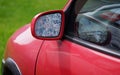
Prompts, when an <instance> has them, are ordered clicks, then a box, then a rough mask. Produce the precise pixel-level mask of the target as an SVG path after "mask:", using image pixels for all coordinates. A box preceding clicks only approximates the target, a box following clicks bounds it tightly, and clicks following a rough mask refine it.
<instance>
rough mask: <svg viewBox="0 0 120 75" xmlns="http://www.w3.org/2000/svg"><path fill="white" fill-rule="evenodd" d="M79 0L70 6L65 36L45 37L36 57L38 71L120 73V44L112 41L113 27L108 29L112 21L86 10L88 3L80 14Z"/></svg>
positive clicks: (44, 74) (51, 74)
mask: <svg viewBox="0 0 120 75" xmlns="http://www.w3.org/2000/svg"><path fill="white" fill-rule="evenodd" d="M89 1H90V3H92V2H94V1H95V0H89ZM101 1H102V0H101ZM103 1H104V0H103ZM79 2H80V1H78V2H76V3H75V4H76V5H75V7H74V8H72V7H71V8H72V9H71V10H69V12H71V14H72V15H73V14H74V15H73V16H74V17H73V16H72V17H68V18H67V20H66V21H67V23H66V25H67V26H66V30H65V35H64V37H63V39H62V40H46V41H44V43H43V45H42V47H41V50H40V52H39V55H38V58H37V59H38V60H37V63H36V69H35V71H36V75H120V71H119V70H120V59H119V58H120V52H119V48H116V46H114V47H113V45H112V44H111V43H112V41H111V40H112V37H111V36H112V34H113V33H112V31H110V34H109V32H107V31H108V30H110V29H111V28H114V27H113V25H110V26H106V25H107V24H108V23H107V22H106V21H105V20H104V21H105V22H104V21H103V22H102V21H101V20H99V19H98V18H95V17H96V16H95V17H94V15H93V13H94V12H92V13H91V12H87V13H83V12H85V11H86V10H88V8H87V7H83V8H85V11H83V9H82V10H81V11H82V12H81V13H82V14H81V13H80V14H79V13H78V11H80V9H81V8H82V7H78V6H79V5H78V6H77V4H79ZM95 2H96V1H95ZM112 2H113V1H112ZM87 3H89V2H87ZM98 3H99V2H98ZM83 4H84V2H83ZM101 4H102V3H101ZM100 6H101V5H100ZM92 7H94V6H92ZM72 10H75V11H72ZM93 10H94V9H93ZM93 10H92V11H93ZM66 14H67V13H66ZM71 14H69V15H67V16H70V15H71ZM92 15H93V16H92ZM75 16H77V17H75ZM68 21H69V22H68ZM109 23H111V22H109ZM81 24H82V25H81ZM68 25H69V26H68ZM88 25H90V26H88ZM84 32H85V33H84ZM101 36H102V37H101ZM111 45H112V46H111Z"/></svg>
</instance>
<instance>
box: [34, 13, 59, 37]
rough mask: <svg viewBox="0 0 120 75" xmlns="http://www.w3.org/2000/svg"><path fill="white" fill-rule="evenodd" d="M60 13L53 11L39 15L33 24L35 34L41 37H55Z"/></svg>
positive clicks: (57, 32)
mask: <svg viewBox="0 0 120 75" xmlns="http://www.w3.org/2000/svg"><path fill="white" fill-rule="evenodd" d="M60 27H61V14H60V13H53V14H48V15H43V16H41V17H39V18H38V19H37V21H36V24H35V34H36V35H37V36H41V37H56V36H58V35H59V33H60Z"/></svg>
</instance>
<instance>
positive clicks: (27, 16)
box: [0, 0, 67, 70]
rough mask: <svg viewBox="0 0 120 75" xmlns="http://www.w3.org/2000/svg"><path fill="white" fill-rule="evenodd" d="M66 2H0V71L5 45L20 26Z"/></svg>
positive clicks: (28, 0) (33, 0) (52, 0)
mask: <svg viewBox="0 0 120 75" xmlns="http://www.w3.org/2000/svg"><path fill="white" fill-rule="evenodd" d="M66 2H67V0H0V70H1V60H2V57H3V53H4V50H5V45H6V43H7V40H8V39H9V37H10V36H11V35H12V34H13V33H14V32H15V31H16V30H17V29H19V28H20V27H21V26H24V25H25V24H27V23H30V22H31V20H32V18H33V17H34V16H35V15H36V14H37V13H40V12H43V11H48V10H55V9H61V8H63V7H64V5H65V3H66Z"/></svg>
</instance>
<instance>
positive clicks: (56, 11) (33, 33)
mask: <svg viewBox="0 0 120 75" xmlns="http://www.w3.org/2000/svg"><path fill="white" fill-rule="evenodd" d="M53 13H60V14H61V16H62V18H61V19H62V20H61V21H62V23H61V27H60V33H59V36H57V37H54V38H47V37H38V36H36V34H35V24H36V21H37V20H38V18H40V17H41V16H43V15H47V14H53ZM64 22H65V15H64V12H63V11H62V10H55V11H48V12H43V13H40V14H38V15H36V16H35V17H34V18H33V20H32V22H31V31H32V35H33V36H34V37H35V38H38V39H42V40H58V39H60V38H62V36H63V32H64Z"/></svg>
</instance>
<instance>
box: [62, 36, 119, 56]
mask: <svg viewBox="0 0 120 75" xmlns="http://www.w3.org/2000/svg"><path fill="white" fill-rule="evenodd" d="M64 37H65V39H66V40H68V41H71V42H73V43H76V44H79V45H82V46H84V47H87V48H90V49H92V50H95V51H97V52H101V53H104V54H107V55H110V56H113V57H116V58H120V52H118V51H114V50H111V49H108V48H105V47H102V46H99V45H96V44H93V43H90V42H87V41H84V40H82V39H80V38H77V37H72V36H70V35H65V36H64Z"/></svg>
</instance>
